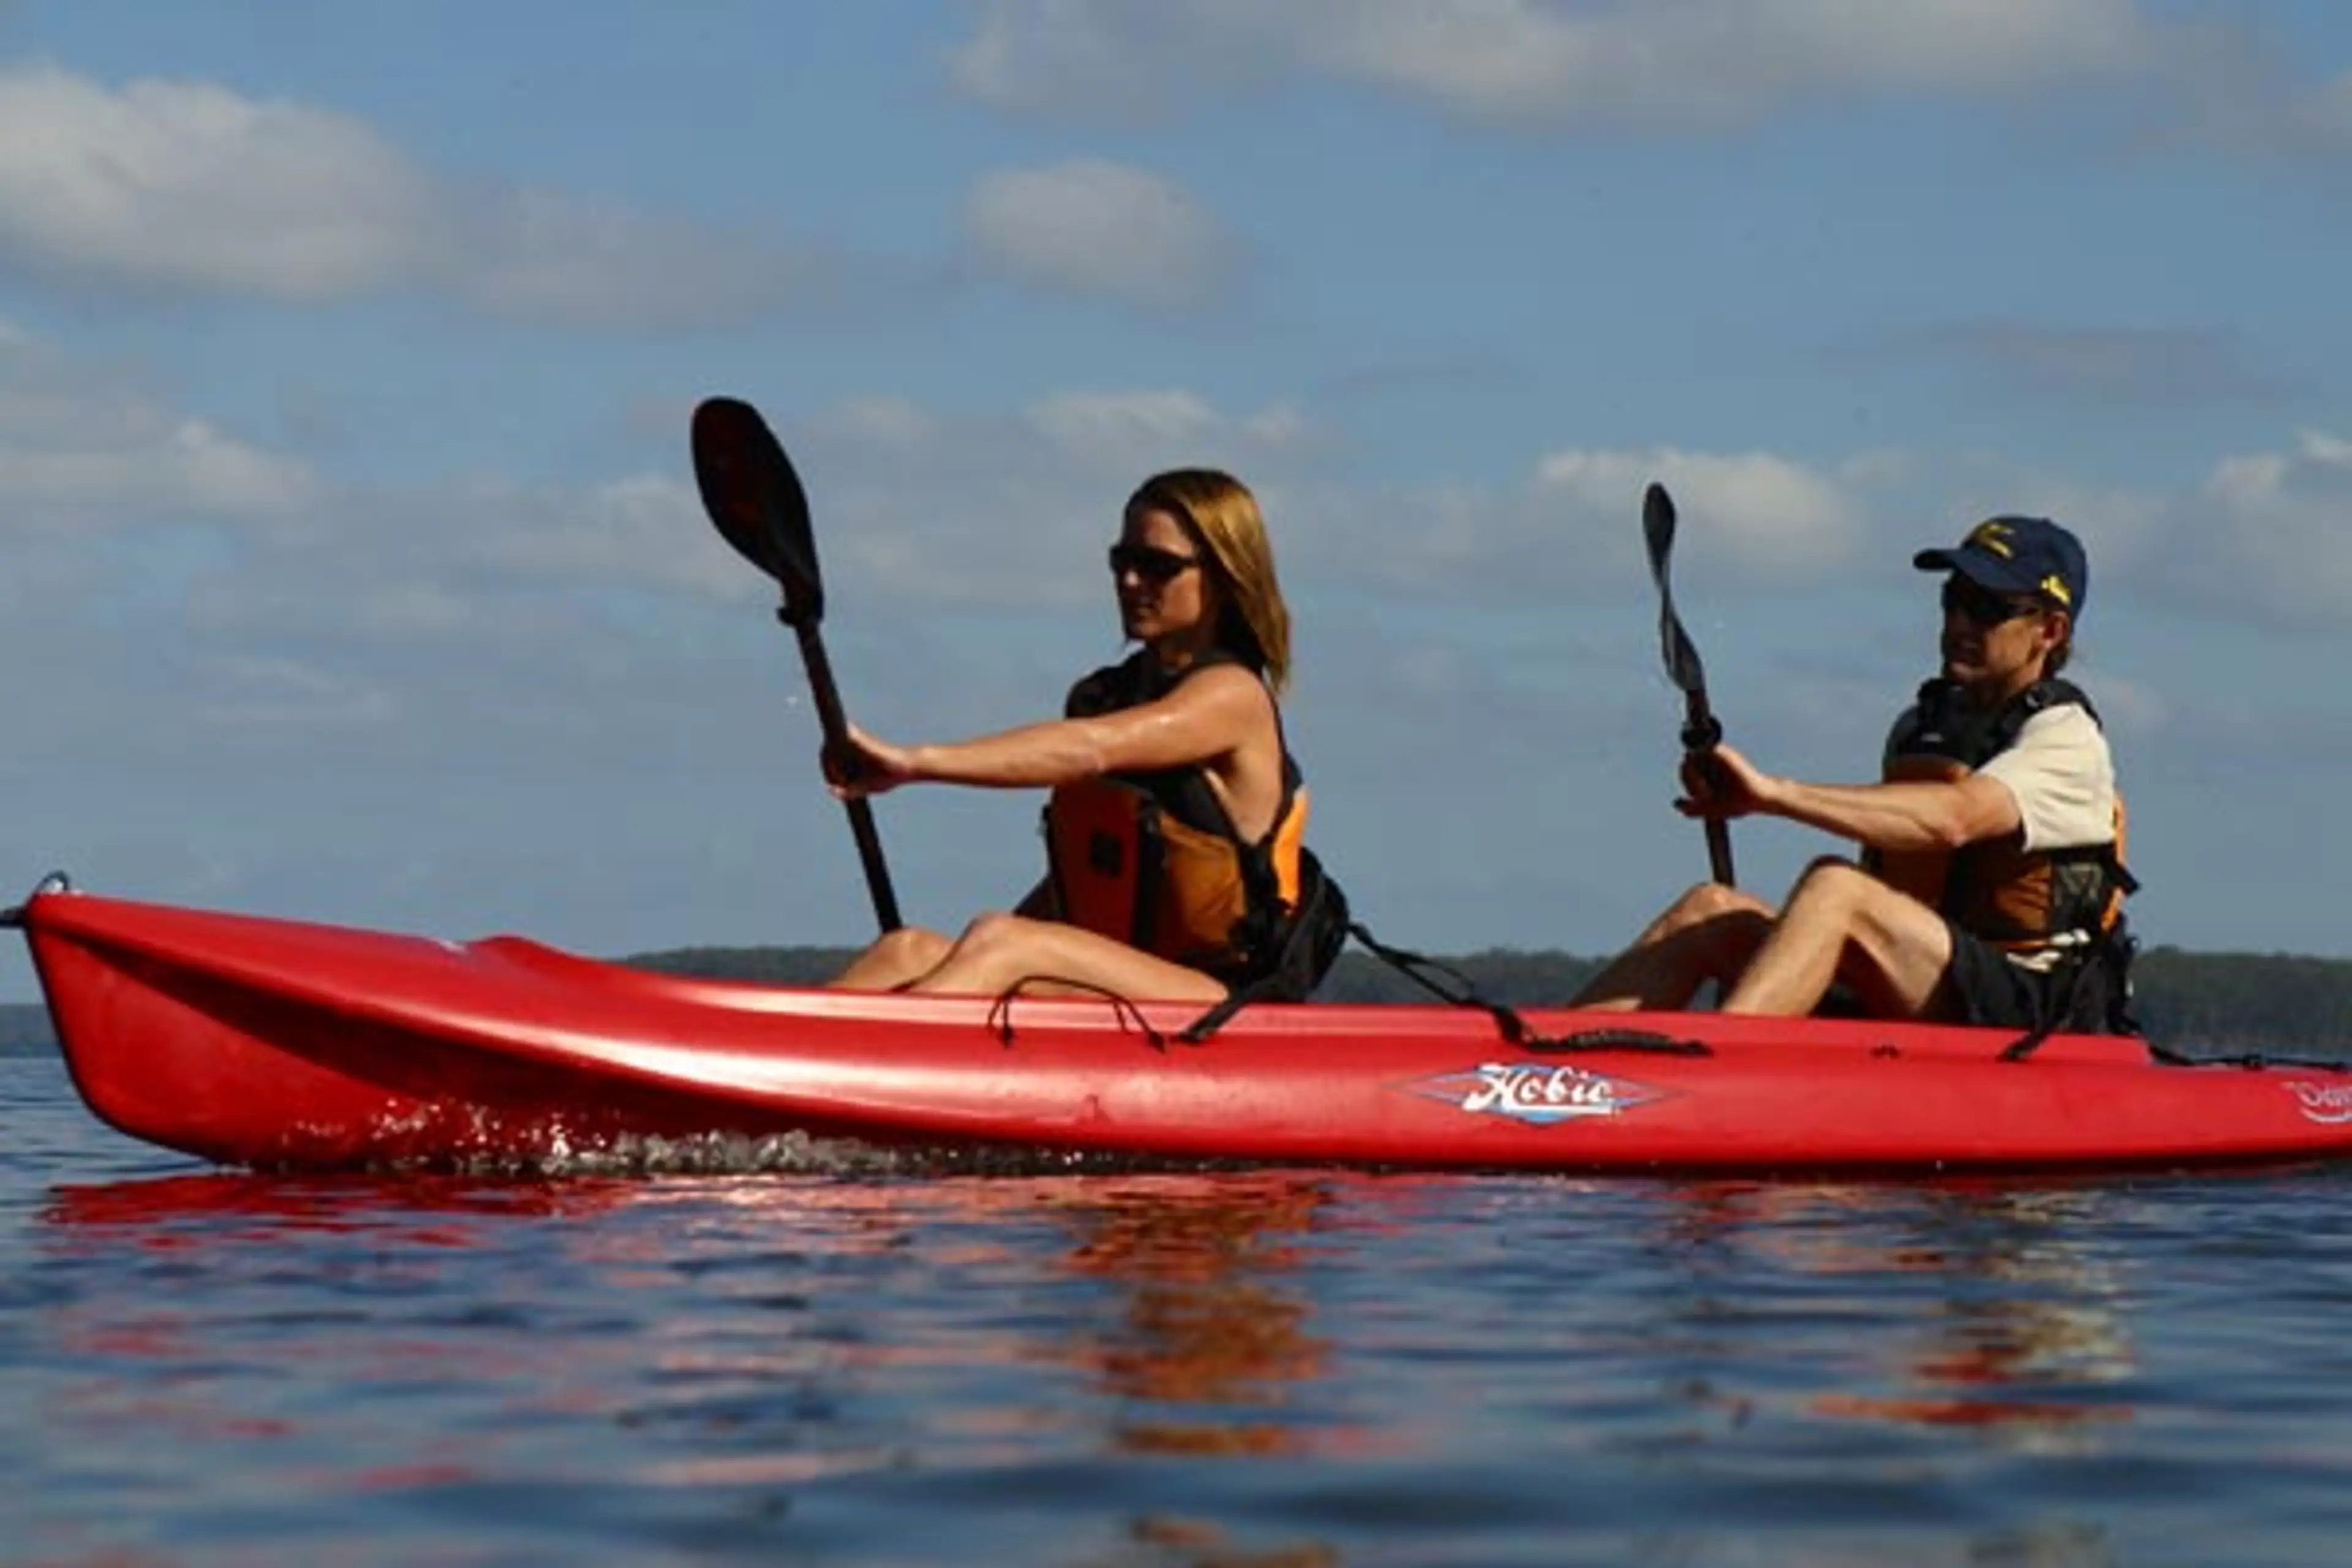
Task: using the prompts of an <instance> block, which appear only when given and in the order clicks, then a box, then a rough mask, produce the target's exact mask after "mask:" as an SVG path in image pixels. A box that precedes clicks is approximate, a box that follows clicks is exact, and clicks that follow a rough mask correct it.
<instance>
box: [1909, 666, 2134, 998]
mask: <svg viewBox="0 0 2352 1568" xmlns="http://www.w3.org/2000/svg"><path fill="white" fill-rule="evenodd" d="M2069 706H2071V707H2076V708H2080V709H2082V710H2083V711H2084V713H2086V714H2088V715H2089V716H2090V719H2091V721H2092V722H2093V723H2094V724H2096V723H2098V722H2099V714H2098V710H2096V709H2095V708H2093V707H2092V706H2091V700H2090V699H2089V698H2087V697H2085V696H2084V695H2083V692H2082V690H2081V689H2080V688H2078V687H2076V686H2074V684H2073V683H2072V682H2070V681H2064V680H2059V679H2047V680H2041V681H2037V682H2035V683H2034V684H2033V685H2032V686H2030V687H2028V688H2026V689H2024V690H2023V691H2021V692H2020V693H2018V694H2017V695H2016V696H2015V697H2013V698H2011V699H2010V700H2009V701H2008V702H2006V703H2005V704H2003V705H2002V706H2001V707H2000V709H1998V710H1995V711H1993V712H1991V713H1984V714H1979V713H1973V712H1971V711H1969V709H1968V708H1966V707H1965V706H1964V705H1963V704H1962V702H1961V701H1960V691H1959V688H1958V686H1956V685H1955V684H1953V683H1952V682H1950V681H1948V680H1942V679H1937V680H1930V681H1928V682H1927V684H1926V685H1924V686H1922V687H1920V688H1919V700H1918V705H1917V707H1916V708H1915V709H1914V710H1913V712H1912V717H1911V719H1910V721H1908V722H1907V723H1906V724H1905V725H1904V727H1903V729H1902V731H1900V732H1899V733H1898V734H1896V735H1895V739H1894V741H1893V742H1892V743H1891V744H1890V745H1889V746H1888V748H1887V757H1886V766H1885V778H1886V780H1887V782H1889V783H1890V784H1893V783H1920V782H1926V783H1952V782H1955V781H1958V780H1959V779H1963V778H1966V777H1968V776H1969V774H1970V773H1973V772H1975V771H1976V770H1977V769H1979V768H1981V767H1982V766H1984V764H1985V763H1988V762H1990V760H1991V759H1992V758H1994V757H1995V756H1998V755H1999V754H2000V753H2001V752H2005V751H2008V750H2009V749H2010V748H2011V746H2014V745H2015V744H2017V737H2018V733H2019V731H2022V730H2023V729H2024V728H2025V724H2026V721H2028V720H2030V719H2032V717H2033V716H2034V715H2035V714H2037V713H2041V712H2044V711H2046V710H2050V709H2052V708H2062V707H2069ZM2125 826H2126V817H2125V812H2124V803H2123V797H2122V795H2117V796H2116V816H2115V836H2114V837H2113V838H2112V839H2111V840H2109V841H2108V842H2107V843H2105V844H2090V845H2084V846H2081V847H2075V848H2068V849H2040V850H2033V851H2031V852H2029V851H2027V850H2026V849H2024V848H2023V847H2021V835H2019V834H2010V835H2007V836H2005V837H2000V838H1996V839H1986V840H1980V841H1979V842H1978V843H1975V844H1969V845H1967V846H1964V847H1961V848H1959V849H1958V850H1951V851H1946V850H1939V849H1906V850H1879V849H1870V850H1865V851H1864V854H1863V865H1864V868H1867V869H1868V870H1870V871H1871V872H1873V873H1874V874H1875V875H1876V876H1877V877H1878V879H1880V880H1881V881H1884V882H1885V883H1886V884H1887V885H1888V886H1889V887H1892V888H1894V889H1897V890H1898V891H1901V892H1905V893H1908V894H1910V895H1911V896H1912V897H1913V898H1915V899H1917V900H1919V901H1920V902H1921V903H1923V904H1926V905H1927V907H1928V908H1930V909H1933V910H1937V911H1939V912H1940V913H1942V914H1944V915H1946V916H1947V917H1948V918H1949V919H1950V920H1951V921H1952V922H1953V923H1954V924H1955V925H1957V926H1958V927H1959V928H1960V929H1961V930H1962V931H1968V932H1970V933H1971V934H1973V935H1975V936H1978V937H1980V938H1982V939H1983V940H1984V941H1986V942H1991V943H1992V944H1993V945H1995V946H1997V947H2001V948H2006V949H2008V950H2009V951H2011V952H2018V953H2024V952H2032V951H2034V950H2038V949H2043V948H2048V947H2052V946H2055V945H2058V944H2061V943H2065V944H2068V945H2078V944H2081V943H2084V942H2101V941H2103V940H2105V939H2107V938H2109V937H2111V936H2113V935H2115V934H2116V932H2117V931H2118V929H2119V928H2120V926H2121V924H2122V921H2123V903H2124V899H2125V896H2126V894H2129V893H2132V892H2136V891H2137V890H2138V888H2139V881H2138V879H2137V878H2135V877H2134V876H2133V875H2132V874H2131V872H2130V871H2129V870H2127V869H2126V868H2125V865H2124V841H2125Z"/></svg>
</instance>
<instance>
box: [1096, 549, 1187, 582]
mask: <svg viewBox="0 0 2352 1568" xmlns="http://www.w3.org/2000/svg"><path fill="white" fill-rule="evenodd" d="M1200 563H1201V558H1200V557H1199V556H1197V555H1179V554H1177V553H1176V552H1174V551H1172V550H1161V549H1159V548H1158V547H1157V546H1154V545H1150V544H1114V545H1112V546H1111V547H1110V574H1111V575H1112V576H1113V577H1124V576H1126V575H1127V574H1129V572H1132V573H1134V574H1136V575H1137V576H1138V577H1140V578H1141V579H1142V580H1143V581H1145V582H1147V583H1150V584H1154V585H1156V586H1157V585H1164V584H1170V583H1173V582H1174V581H1176V579H1177V578H1179V577H1181V576H1182V575H1183V574H1185V573H1187V572H1189V571H1191V570H1192V568H1193V567H1195V566H1198V565H1199V564H1200Z"/></svg>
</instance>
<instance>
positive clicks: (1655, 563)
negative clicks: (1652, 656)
mask: <svg viewBox="0 0 2352 1568" xmlns="http://www.w3.org/2000/svg"><path fill="white" fill-rule="evenodd" d="M1642 542H1643V545H1645V546H1646V547H1647V548H1648V550H1649V552H1650V580H1651V581H1652V582H1654V583H1655V584H1657V585H1658V644H1659V648H1660V651H1661V652H1663V653H1664V656H1665V661H1666V679H1669V680H1671V681H1673V682H1674V683H1675V685H1676V686H1678V687H1680V688H1681V689H1683V690H1685V691H1686V692H1690V693H1693V694H1695V695H1697V696H1701V697H1704V696H1705V695H1706V666H1705V665H1703V664H1701V663H1700V662H1699V657H1698V647H1697V645H1696V644H1695V643H1693V642H1692V641H1691V639H1690V633H1688V632H1686V631H1685V630H1684V629H1683V618H1682V616H1679V615H1677V614H1676V613H1675V590H1674V581H1673V565H1674V550H1675V498H1674V497H1672V496H1670V495H1668V494H1667V493H1666V487H1665V486H1664V485H1657V484H1654V485H1652V486H1651V487H1650V488H1649V489H1647V490H1645V491H1643V495H1642Z"/></svg>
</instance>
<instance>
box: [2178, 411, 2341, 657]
mask: <svg viewBox="0 0 2352 1568" xmlns="http://www.w3.org/2000/svg"><path fill="white" fill-rule="evenodd" d="M2347 513H2352V442H2347V441H2345V440H2343V439H2342V438H2340V437H2335V436H2331V435H2326V434H2323V433H2320V432H2317V431H2305V432H2304V433H2303V434H2302V435H2301V436H2300V437H2298V438H2297V440H2296V442H2295V445H2294V447H2292V448H2291V449H2289V450H2285V451H2274V452H2254V453H2246V454H2242V455H2239V456H2235V457H2231V458H2224V459H2223V460H2222V461H2221V462H2220V463H2218V464H2216V465H2215V466H2214V468H2213V471H2212V473H2211V474H2210V476H2209V477H2208V479H2206V481H2205V484H2204V487H2203V489H2202V491H2201V493H2200V494H2199V495H2198V496H2196V497H2193V498H2190V500H2189V503H2188V504H2187V505H2186V506H2185V507H2184V508H2182V509H2181V510H2179V513H2178V514H2177V515H2176V516H2175V517H2174V519H2173V520H2172V521H2171V523H2170V526H2169V533H2170V536H2171V537H2172V538H2173V539H2174V540H2175V541H2176V543H2177V548H2178V552H2179V555H2180V556H2181V557H2182V558H2184V559H2187V560H2189V561H2193V562H2196V563H2199V564H2200V566H2201V567H2202V572H2201V573H2200V575H2201V576H2202V577H2203V578H2204V582H2203V584H2202V586H2203V589H2204V591H2205V592H2206V593H2207V594H2210V595H2213V596H2215V597H2219V598H2222V599H2225V600H2227V599H2235V600H2240V601H2247V600H2251V601H2252V603H2254V604H2255V605H2262V606H2267V607H2268V608H2270V609H2271V610H2273V611H2275V612H2276V613H2278V614H2281V615H2284V616H2293V617H2296V618H2298V619H2310V620H2313V621H2318V622H2330V623H2335V624H2339V625H2340V624H2341V623H2342V622H2343V621H2344V620H2345V619H2346V618H2347V617H2352V528H2347V527H2346V526H2345V522H2344V519H2345V517H2346V516H2347Z"/></svg>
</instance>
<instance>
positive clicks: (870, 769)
mask: <svg viewBox="0 0 2352 1568" xmlns="http://www.w3.org/2000/svg"><path fill="white" fill-rule="evenodd" d="M1110 569H1111V579H1112V582H1113V583H1114V584H1116V585H1117V588H1118V614H1119V625H1120V627H1121V629H1122V630H1123V631H1124V632H1125V633H1126V635H1127V637H1128V638H1129V640H1130V641H1134V642H1139V643H1141V644H1142V645H1143V647H1142V648H1141V649H1140V650H1139V652H1137V653H1136V654H1135V655H1133V656H1132V657H1131V658H1128V659H1127V660H1126V661H1125V662H1124V663H1121V664H1118V665H1115V666H1112V667H1110V668H1105V669H1098V670H1097V671H1095V672H1094V673H1093V674H1092V675H1089V676H1087V678H1086V679H1084V680H1081V681H1079V682H1078V684H1077V685H1076V687H1074V688H1073V689H1071V692H1070V696H1069V701H1068V703H1067V706H1066V715H1067V716H1066V717H1065V718H1062V719H1059V720H1056V721H1052V722H1050V723H1044V724H1032V725H1029V726H1026V727H1024V728H1023V729H1018V730H1008V731H1004V732H1003V733H1002V734H996V735H988V736H983V737H982V738H981V739H978V740H972V741H961V742H954V743H951V744H947V745H929V746H894V745H890V744H888V743H887V742H883V741H879V740H877V739H876V738H874V737H873V736H871V735H868V734H866V733H865V732H864V731H859V730H856V729H855V728H853V729H852V730H851V731H850V743H849V746H848V747H847V748H846V750H847V752H848V754H847V755H834V756H829V757H827V758H826V765H825V773H826V776H827V778H828V779H829V780H830V781H831V782H832V784H833V789H834V793H835V795H841V796H843V797H845V798H847V797H850V796H855V795H880V794H882V793H883V792H884V791H887V790H891V789H895V788H897V787H898V785H900V784H917V783H936V784H976V785H980V786H982V787H985V788H992V789H1021V788H1044V789H1048V790H1051V791H1052V792H1053V793H1052V795H1051V796H1050V798H1049V800H1048V803H1047V805H1046V807H1045V842H1046V860H1047V865H1046V877H1045V880H1044V881H1043V882H1041V883H1040V884H1038V886H1037V887H1036V889H1034V890H1033V891H1032V892H1031V893H1030V895H1029V896H1028V897H1027V898H1025V899H1024V900H1022V901H1021V905H1020V908H1019V910H1018V911H1017V912H1015V913H1012V914H984V915H982V916H981V917H980V918H979V919H977V920H975V921H972V922H971V925H969V926H967V927H966V928H965V929H964V931H963V934H962V935H961V936H960V937H958V938H956V939H955V940H954V941H953V942H950V941H949V940H948V939H947V938H946V937H944V936H941V935H940V934H939V933H938V932H936V931H923V930H919V929H917V928H913V927H908V928H903V929H901V930H898V931H892V932H889V933H888V934H887V935H885V936H884V937H883V938H882V939H881V940H880V941H878V942H876V943H875V944H874V945H873V946H872V947H869V948H867V949H866V952H863V953H862V954H860V955H859V956H858V958H857V959H856V962H855V963H851V964H850V966H849V967H848V968H847V969H846V970H845V971H844V972H843V973H842V974H841V975H840V977H839V978H838V979H836V980H835V982H834V984H835V985H838V986H843V987H846V988H850V989H856V990H877V991H878V990H896V991H923V992H964V993H980V994H997V993H1000V992H1003V991H1004V990H1006V989H1008V988H1009V987H1012V986H1013V985H1016V984H1022V983H1024V982H1027V981H1037V982H1041V983H1059V984H1060V985H1061V986H1063V987H1066V988H1074V989H1077V990H1102V991H1108V992H1113V993H1116V994H1119V995H1122V996H1128V997H1134V998H1153V999H1166V1000H1171V1001H1198V1002H1211V1003H1213V1002H1216V1001H1219V1000H1221V999H1223V997H1225V996H1226V995H1227V994H1228V993H1229V992H1231V991H1234V990H1236V989H1238V988H1240V987H1243V986H1246V985H1248V984H1251V983H1253V982H1255V981H1257V980H1259V979H1261V978H1263V977H1265V975H1267V974H1268V973H1270V972H1271V971H1272V969H1273V968H1274V966H1275V964H1276V959H1277V958H1278V956H1279V954H1280V951H1281V948H1282V945H1283V942H1284V940H1285V938H1286V935H1287V934H1288V928H1289V924H1290V920H1291V916H1292V914H1293V912H1294V911H1295V910H1297V905H1298V903H1299V901H1300V889H1301V886H1302V881H1301V878H1302V871H1301V864H1302V856H1303V853H1304V852H1303V850H1302V847H1301V835H1302V832H1303V830H1304V828H1305V826H1306V823H1307V791H1306V789H1305V787H1304V786H1303V784H1301V782H1300V779H1299V774H1298V769H1297V765H1296V764H1295V763H1293V762H1292V761H1291V758H1290V754H1289V752H1288V751H1287V749H1286V747H1285V745H1284V743H1283V735H1282V718H1281V714H1280V713H1279V711H1278V710H1276V704H1275V699H1276V695H1277V694H1278V693H1279V692H1280V691H1281V690H1282V689H1283V687H1284V685H1285V683H1286V680H1287V679H1288V677H1289V673H1290V612H1289V610H1288V609H1287V608H1286V607H1285V606H1284V605H1283V602H1282V589H1281V585H1280V584H1278V583H1277V582H1276V579H1275V572H1274V552H1273V548H1272V546H1271V545H1270V544H1269V543H1268V542H1267V541H1266V535H1265V519H1264V518H1263V517H1262V516H1261V515H1260V514H1259V512H1258V507H1257V500H1256V498H1255V497H1254V496H1252V495H1251V494H1250V492H1249V491H1248V489H1245V488H1244V486H1243V485H1242V484H1241V482H1240V481H1239V480H1237V479H1234V478H1233V477H1232V476H1231V475H1228V474H1223V473H1220V472H1217V471H1216V470H1214V469H1210V468H1179V469H1175V470H1173V471H1171V472H1169V473H1164V474H1160V475H1156V476H1154V477H1153V478H1151V479H1148V480H1146V481H1145V482H1144V484H1143V486H1142V488H1141V489H1138V490H1137V491H1136V492H1135V494H1134V495H1133V496H1132V497H1130V498H1129V500H1128V503H1127V512H1126V518H1125V521H1124V523H1123V524H1122V526H1121V528H1120V530H1119V538H1118V543H1117V544H1114V545H1113V546H1112V547H1111V551H1110ZM1039 988H1040V989H1043V988H1045V987H1044V985H1042V984H1041V985H1040V986H1039Z"/></svg>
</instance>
